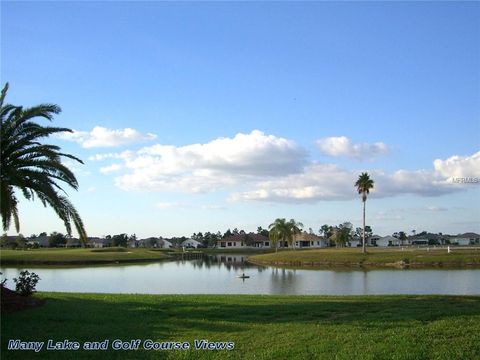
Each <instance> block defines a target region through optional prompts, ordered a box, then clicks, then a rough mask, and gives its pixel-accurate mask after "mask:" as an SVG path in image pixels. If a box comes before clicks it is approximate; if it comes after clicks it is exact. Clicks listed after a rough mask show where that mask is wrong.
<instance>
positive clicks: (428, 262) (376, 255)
mask: <svg viewBox="0 0 480 360" xmlns="http://www.w3.org/2000/svg"><path fill="white" fill-rule="evenodd" d="M248 260H249V261H250V262H252V263H254V264H258V265H270V266H285V267H296V268H301V267H316V268H332V267H354V268H355V267H356V268H358V267H363V268H382V267H390V268H404V267H411V268H439V267H444V268H463V267H465V268H479V267H480V248H469V249H464V248H460V247H452V248H451V252H450V253H448V250H447V248H441V249H440V248H433V247H432V248H407V247H406V248H391V249H378V248H369V249H368V252H367V253H366V254H363V253H362V251H361V249H358V248H357V249H351V248H349V249H334V248H330V249H316V250H313V249H312V250H289V251H279V252H277V253H269V254H260V255H253V256H250V257H249V258H248Z"/></svg>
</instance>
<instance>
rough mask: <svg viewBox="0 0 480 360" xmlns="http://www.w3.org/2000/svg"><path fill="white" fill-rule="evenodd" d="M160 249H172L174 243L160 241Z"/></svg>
mask: <svg viewBox="0 0 480 360" xmlns="http://www.w3.org/2000/svg"><path fill="white" fill-rule="evenodd" d="M158 247H159V248H161V249H170V248H172V247H173V245H172V243H171V242H170V241H168V240H165V239H159V241H158Z"/></svg>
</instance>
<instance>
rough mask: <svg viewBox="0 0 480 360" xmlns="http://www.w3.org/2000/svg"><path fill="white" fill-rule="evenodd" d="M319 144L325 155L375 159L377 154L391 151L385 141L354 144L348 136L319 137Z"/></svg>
mask: <svg viewBox="0 0 480 360" xmlns="http://www.w3.org/2000/svg"><path fill="white" fill-rule="evenodd" d="M317 145H318V147H319V149H320V151H321V152H322V153H323V154H325V155H329V156H335V157H338V156H346V157H350V158H354V159H357V160H373V159H374V158H375V157H377V156H380V155H386V154H388V153H389V151H390V150H389V148H388V146H387V145H386V144H384V143H383V142H376V143H374V144H368V143H359V144H354V143H353V142H352V141H351V140H350V139H349V138H347V137H346V136H337V137H327V138H323V139H319V140H317Z"/></svg>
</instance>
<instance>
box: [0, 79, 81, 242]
mask: <svg viewBox="0 0 480 360" xmlns="http://www.w3.org/2000/svg"><path fill="white" fill-rule="evenodd" d="M7 90H8V83H7V84H6V85H5V87H4V88H3V90H2V92H1V95H0V139H1V144H0V161H1V173H0V197H1V201H0V214H1V217H2V226H3V230H4V231H7V230H8V229H9V227H10V223H11V220H12V219H13V221H14V224H15V229H16V231H17V232H19V231H20V221H19V216H18V200H17V197H16V194H15V189H19V190H21V192H22V193H23V196H25V198H27V199H28V200H34V197H35V195H36V196H37V198H38V199H40V201H41V202H42V204H43V205H44V206H47V205H49V206H50V207H52V208H53V210H54V211H55V212H56V213H57V215H58V217H59V218H60V219H61V220H63V222H64V224H65V228H66V230H67V232H68V234H71V230H72V229H71V223H73V225H74V226H75V228H76V230H77V232H78V235H79V237H80V240H81V241H82V242H84V243H85V241H86V239H87V234H86V231H85V227H84V225H83V222H82V219H81V218H80V215H79V214H78V212H77V210H76V209H75V207H74V206H73V205H72V203H71V202H70V201H69V200H68V198H67V193H66V192H65V191H64V190H63V189H62V187H61V186H60V185H59V182H63V183H65V184H67V185H68V186H70V187H72V188H74V189H75V190H77V189H78V182H77V179H76V178H75V175H74V174H73V173H72V172H71V171H70V170H69V169H68V168H67V167H66V166H65V165H63V164H62V162H61V160H62V157H65V158H69V159H72V160H75V161H78V162H80V163H82V164H83V162H82V161H81V160H80V159H78V158H76V157H75V156H73V155H70V154H64V153H62V152H60V147H58V146H55V145H48V144H42V143H40V139H42V138H45V137H48V136H50V135H52V134H55V133H59V132H64V131H68V132H71V131H72V130H70V129H66V128H59V127H49V126H46V127H45V126H41V125H39V124H37V123H35V122H33V121H32V119H34V118H36V117H41V118H44V119H47V120H50V121H51V120H52V119H53V116H54V115H55V114H58V113H60V111H61V109H60V107H58V106H57V105H53V104H41V105H37V106H34V107H31V108H25V109H24V108H23V107H22V106H14V105H11V104H5V105H4V104H3V103H4V100H5V96H6V93H7Z"/></svg>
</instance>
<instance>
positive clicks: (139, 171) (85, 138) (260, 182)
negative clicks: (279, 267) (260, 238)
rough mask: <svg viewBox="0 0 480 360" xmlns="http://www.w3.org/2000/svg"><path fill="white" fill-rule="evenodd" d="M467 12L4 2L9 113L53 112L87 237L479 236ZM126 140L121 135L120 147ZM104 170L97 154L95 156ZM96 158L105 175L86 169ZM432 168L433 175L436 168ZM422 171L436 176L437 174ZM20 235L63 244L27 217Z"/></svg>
mask: <svg viewBox="0 0 480 360" xmlns="http://www.w3.org/2000/svg"><path fill="white" fill-rule="evenodd" d="M479 15H480V5H479V4H478V3H475V2H455V3H454V2H348V3H343V2H233V3H232V2H199V3H193V2H181V3H180V2H178V3H176V2H2V4H1V67H0V75H1V80H2V84H3V83H5V82H6V81H9V82H10V90H9V93H8V97H7V100H8V101H9V102H11V103H13V104H22V105H25V106H29V105H35V104H39V103H42V102H52V103H56V104H58V105H60V106H61V107H62V109H63V112H62V114H61V115H59V116H58V117H57V118H56V120H55V124H56V125H61V126H67V127H70V128H72V129H74V130H75V133H74V134H73V135H71V136H69V137H63V138H58V139H54V140H52V141H55V142H56V143H58V144H60V145H61V146H62V148H63V149H64V150H66V151H68V152H70V153H73V154H75V155H77V156H79V157H80V158H82V159H83V160H84V162H85V165H83V166H75V171H76V174H77V176H78V179H79V182H80V190H79V191H78V192H74V191H71V192H70V195H71V198H72V200H73V202H74V203H75V204H76V206H77V208H78V210H79V211H80V213H81V214H82V216H83V218H84V222H85V223H86V226H87V231H88V233H89V234H90V235H95V236H101V235H105V234H113V233H121V232H126V233H136V234H137V235H138V236H140V237H144V236H153V235H155V236H158V235H163V236H173V235H186V236H188V235H190V234H192V233H193V232H198V231H202V232H205V231H217V230H220V231H222V232H223V231H225V230H226V229H227V228H232V229H233V228H234V227H238V228H243V229H245V230H255V229H256V227H257V226H263V227H266V226H267V225H268V224H269V223H270V222H272V221H273V220H274V219H275V218H276V217H286V218H292V217H293V218H295V219H297V220H299V221H302V222H303V223H304V225H305V227H306V228H307V229H308V228H309V227H312V228H313V229H314V230H315V231H317V230H318V228H319V227H320V226H321V225H323V224H325V223H327V224H332V225H333V224H338V223H341V222H344V221H350V222H352V223H353V224H354V226H360V224H361V201H360V199H359V197H358V196H357V195H356V194H355V189H354V188H353V183H354V181H355V179H356V177H358V174H359V173H360V172H361V171H368V172H369V173H370V174H371V175H372V177H373V179H374V180H375V181H376V185H377V186H376V189H375V190H374V191H373V192H372V194H371V196H370V198H369V200H368V203H367V210H368V212H367V223H369V224H370V225H372V227H373V229H374V232H377V233H380V234H381V235H386V234H391V233H392V232H394V231H401V230H403V231H408V232H410V231H411V230H412V229H416V230H417V231H421V230H429V231H433V232H449V233H459V232H464V231H477V232H478V231H480V205H479V204H480V201H479V200H480V190H479V184H478V183H474V184H472V183H470V184H461V183H460V184H459V183H455V182H454V179H455V178H459V177H472V178H476V179H478V178H479V177H480V153H479V150H480V135H479V134H480V106H479V104H480V72H479V69H480V45H479V44H480V25H479V21H478V19H479ZM125 129H131V130H127V131H126V130H125ZM105 154H109V155H108V156H106V155H105ZM100 158H102V159H101V160H99V159H100ZM436 160H437V161H436ZM434 161H436V162H435V163H434ZM20 216H21V232H22V233H24V234H25V235H29V234H31V233H38V232H41V231H47V232H50V231H53V230H57V231H62V230H63V227H62V224H61V223H60V222H59V221H58V220H57V219H56V218H55V215H54V213H53V211H52V210H51V209H44V208H42V206H41V205H39V204H35V203H31V202H27V201H22V202H21V205H20Z"/></svg>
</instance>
